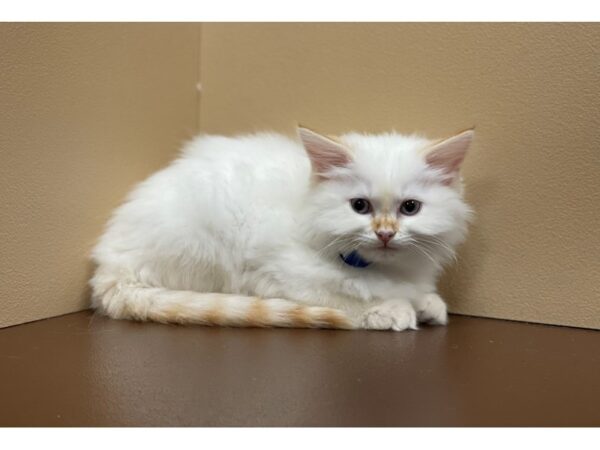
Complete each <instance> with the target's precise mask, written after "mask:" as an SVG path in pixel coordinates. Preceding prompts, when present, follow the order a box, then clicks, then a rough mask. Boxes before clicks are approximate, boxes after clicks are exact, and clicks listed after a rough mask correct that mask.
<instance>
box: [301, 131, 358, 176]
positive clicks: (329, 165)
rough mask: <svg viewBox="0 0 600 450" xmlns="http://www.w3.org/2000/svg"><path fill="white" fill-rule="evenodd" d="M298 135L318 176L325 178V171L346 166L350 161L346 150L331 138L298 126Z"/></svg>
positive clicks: (350, 158)
mask: <svg viewBox="0 0 600 450" xmlns="http://www.w3.org/2000/svg"><path fill="white" fill-rule="evenodd" d="M298 136H300V140H301V141H302V144H303V145H304V149H305V150H306V153H307V154H308V157H309V158H310V162H311V164H312V168H313V172H314V173H315V174H316V175H317V176H318V177H319V178H326V177H327V176H326V175H327V172H329V171H331V170H332V169H334V168H336V167H344V166H347V165H348V164H349V163H350V162H351V161H352V157H351V155H350V153H349V152H348V150H346V148H345V147H344V146H343V145H342V144H340V143H339V142H336V141H334V140H333V139H330V138H328V137H326V136H323V135H320V134H318V133H315V132H314V131H312V130H309V129H308V128H304V127H298Z"/></svg>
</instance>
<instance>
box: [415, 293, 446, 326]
mask: <svg viewBox="0 0 600 450" xmlns="http://www.w3.org/2000/svg"><path fill="white" fill-rule="evenodd" d="M415 308H416V310H417V318H418V320H419V322H426V323H430V324H433V325H446V324H447V323H448V311H447V308H446V303H444V300H442V298H441V297H440V296H439V295H437V294H435V293H430V294H425V295H424V296H423V297H422V298H421V299H420V300H419V301H418V302H417V304H416V305H415Z"/></svg>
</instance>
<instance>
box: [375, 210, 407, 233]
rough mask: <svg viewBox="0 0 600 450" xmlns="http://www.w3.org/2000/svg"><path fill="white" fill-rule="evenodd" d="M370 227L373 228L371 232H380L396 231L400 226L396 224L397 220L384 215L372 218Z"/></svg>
mask: <svg viewBox="0 0 600 450" xmlns="http://www.w3.org/2000/svg"><path fill="white" fill-rule="evenodd" d="M371 226H372V227H373V230H375V231H381V230H391V231H398V228H399V227H400V224H399V223H398V219H396V218H395V217H393V216H391V215H389V214H386V215H381V216H375V217H373V220H371Z"/></svg>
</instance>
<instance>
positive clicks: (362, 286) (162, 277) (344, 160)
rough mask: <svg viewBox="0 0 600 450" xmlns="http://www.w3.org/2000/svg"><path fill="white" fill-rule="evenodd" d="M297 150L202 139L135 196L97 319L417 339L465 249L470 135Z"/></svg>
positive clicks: (396, 137)
mask: <svg viewBox="0 0 600 450" xmlns="http://www.w3.org/2000/svg"><path fill="white" fill-rule="evenodd" d="M298 135H299V140H294V139H290V138H288V137H285V136H282V135H278V134H274V133H261V134H253V135H246V136H238V137H223V136H200V137H198V138H196V139H195V140H193V141H191V142H190V143H189V144H188V145H187V146H186V147H185V148H184V150H183V152H182V155H181V156H180V158H179V159H177V160H175V161H174V162H173V163H172V164H171V165H170V166H168V167H167V168H165V169H163V170H161V171H160V172H158V173H156V174H154V175H153V176H151V177H150V178H149V179H147V180H146V181H144V182H143V183H141V184H140V185H139V186H137V187H136V188H135V189H134V190H133V192H132V193H131V194H130V195H129V198H128V200H127V201H126V202H125V204H123V205H122V206H121V207H120V208H119V209H117V211H116V212H115V214H114V216H113V217H112V219H111V221H110V223H109V225H108V228H107V230H106V232H105V234H104V235H103V236H102V238H101V239H100V242H99V243H98V245H97V246H96V248H95V249H94V252H93V259H94V261H95V262H96V264H97V270H96V273H95V275H94V277H93V279H92V280H91V285H92V288H93V306H94V307H95V308H96V309H98V310H99V311H100V312H102V313H104V314H107V315H108V316H110V317H113V318H118V319H135V320H152V321H158V322H170V323H198V324H203V325H225V326H281V327H316V328H319V327H327V328H346V329H356V328H366V329H378V330H382V329H386V330H387V329H391V330H396V331H401V330H405V329H409V328H410V329H416V328H417V323H418V322H429V323H433V324H446V322H447V313H446V305H445V303H444V301H443V300H442V299H441V298H440V297H439V295H438V294H437V293H436V281H437V278H438V276H439V274H440V272H441V270H442V267H443V266H444V265H445V263H447V262H449V261H451V260H452V259H453V257H454V249H455V247H456V245H457V244H459V243H460V242H462V241H463V240H464V238H465V235H466V230H467V222H468V219H469V216H470V209H469V207H468V206H467V205H466V203H465V202H464V200H463V197H462V187H461V180H460V176H459V169H460V165H461V163H462V161H463V159H464V157H465V154H466V152H467V149H468V147H469V145H470V143H471V140H472V138H473V130H467V131H464V132H462V133H460V134H457V135H456V136H453V137H451V138H448V139H445V140H439V141H430V140H427V139H425V138H422V137H419V136H414V135H413V136H403V135H400V134H396V133H389V134H381V135H366V134H357V133H350V134H346V135H343V136H340V137H326V136H323V135H320V134H318V133H315V132H313V131H311V130H308V129H306V128H299V129H298Z"/></svg>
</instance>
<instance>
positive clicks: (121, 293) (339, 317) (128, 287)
mask: <svg viewBox="0 0 600 450" xmlns="http://www.w3.org/2000/svg"><path fill="white" fill-rule="evenodd" d="M92 287H93V291H94V292H93V297H92V298H93V306H94V307H95V308H96V309H97V310H99V311H100V312H102V313H104V314H106V315H108V316H110V317H112V318H115V319H131V320H140V321H153V322H162V323H178V324H200V325H219V326H231V327H288V328H336V329H353V328H356V326H355V325H354V324H353V322H352V320H350V318H349V317H347V316H346V315H345V314H344V313H343V312H342V311H340V310H337V309H333V308H326V307H320V306H305V305H300V304H298V303H294V302H292V301H289V300H283V299H278V298H269V299H263V298H258V297H249V296H243V295H234V294H218V293H200V292H193V291H174V290H169V289H164V288H156V287H147V286H143V285H139V284H133V283H128V282H118V281H117V282H112V283H111V282H109V283H106V282H101V281H100V280H98V277H97V276H96V277H94V279H93V280H92Z"/></svg>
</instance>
